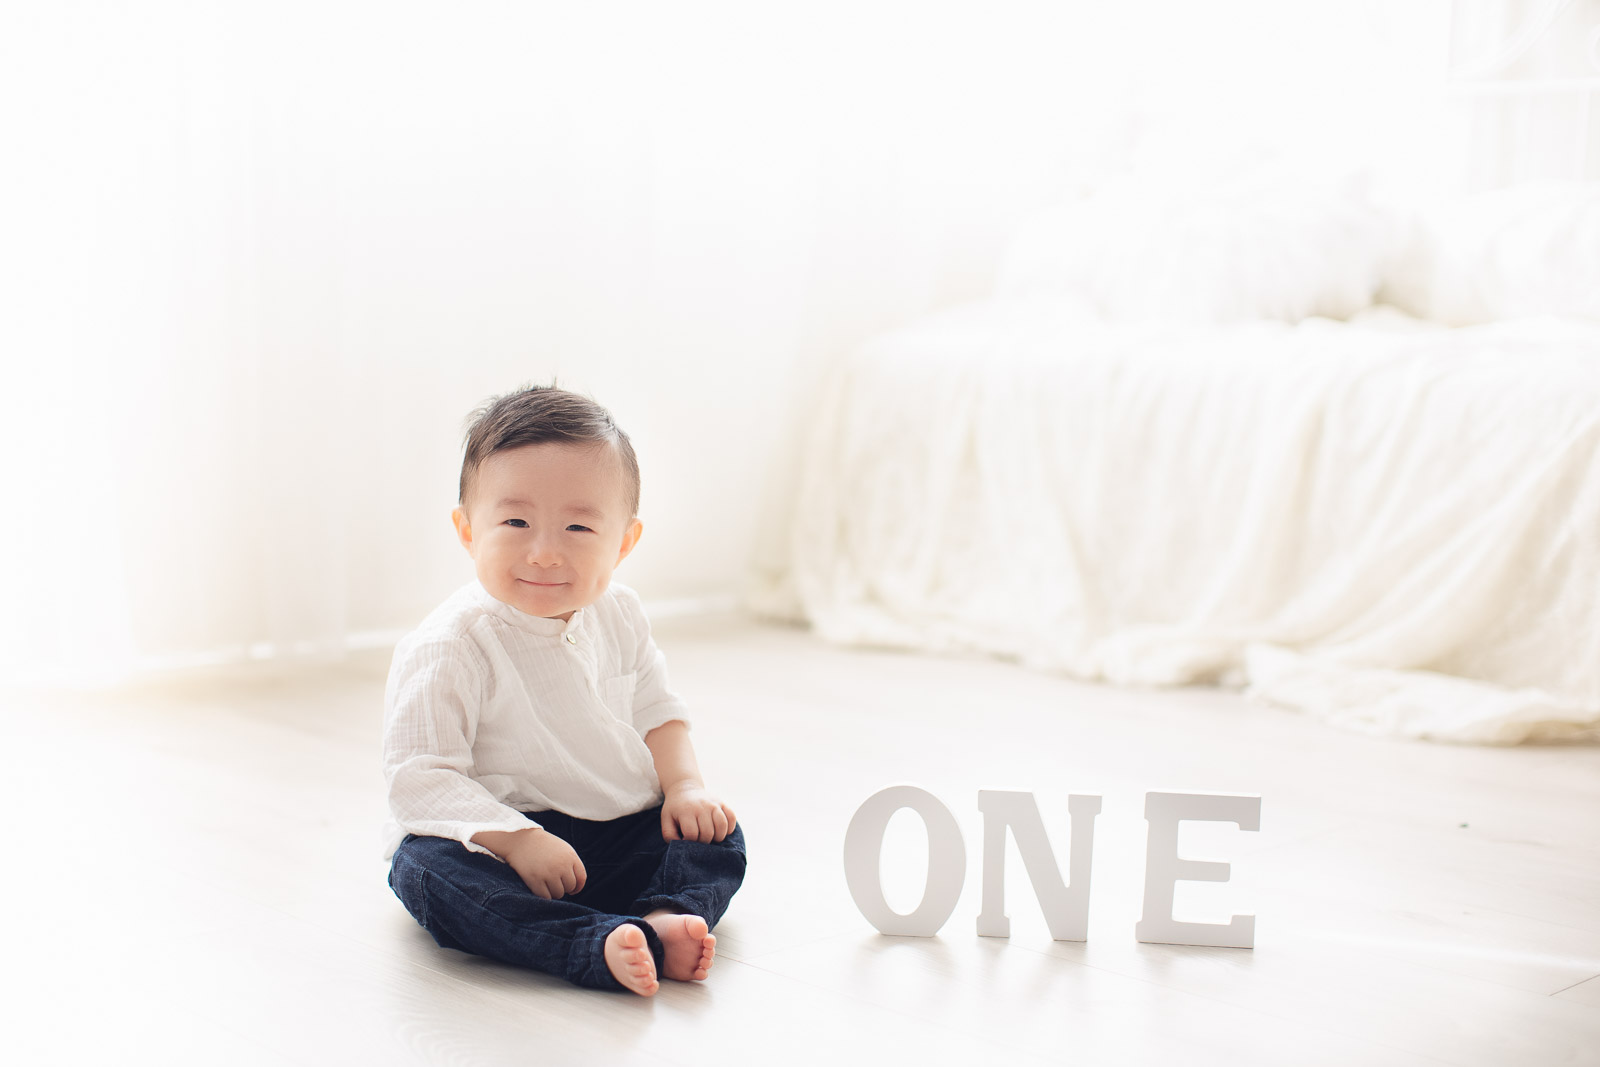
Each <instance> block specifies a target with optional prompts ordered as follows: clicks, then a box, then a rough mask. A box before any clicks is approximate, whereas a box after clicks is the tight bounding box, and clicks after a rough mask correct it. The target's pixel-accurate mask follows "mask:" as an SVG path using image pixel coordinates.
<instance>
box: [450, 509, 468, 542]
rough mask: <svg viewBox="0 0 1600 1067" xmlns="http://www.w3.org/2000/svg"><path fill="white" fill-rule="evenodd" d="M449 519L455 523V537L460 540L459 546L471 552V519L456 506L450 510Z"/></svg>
mask: <svg viewBox="0 0 1600 1067" xmlns="http://www.w3.org/2000/svg"><path fill="white" fill-rule="evenodd" d="M450 521H451V522H452V523H454V524H455V527H456V537H457V539H459V540H460V541H461V547H462V548H464V549H466V550H467V551H468V552H471V551H472V520H470V519H468V518H467V513H466V512H465V511H463V510H462V509H461V508H459V507H458V508H456V509H455V510H453V511H451V512H450Z"/></svg>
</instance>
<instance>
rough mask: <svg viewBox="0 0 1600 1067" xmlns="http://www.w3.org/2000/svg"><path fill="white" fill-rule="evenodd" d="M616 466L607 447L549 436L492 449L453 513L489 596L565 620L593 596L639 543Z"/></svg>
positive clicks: (636, 524) (638, 527)
mask: <svg viewBox="0 0 1600 1067" xmlns="http://www.w3.org/2000/svg"><path fill="white" fill-rule="evenodd" d="M623 501H624V485H623V474H622V470H621V464H620V463H619V462H618V460H617V457H616V454H615V453H614V452H613V451H612V450H611V449H610V448H609V447H606V446H599V447H596V446H592V445H569V444H561V443H546V444H539V445H524V446H523V447H521V448H513V449H510V450H508V451H505V452H496V453H495V454H494V455H492V456H490V457H489V458H488V459H486V460H484V462H483V465H482V466H481V467H479V468H478V476H477V481H476V483H475V484H474V487H473V489H472V499H470V500H468V501H467V502H466V504H467V508H466V509H462V508H457V509H456V510H455V512H454V513H453V514H452V516H451V518H452V519H453V520H454V521H455V524H456V535H457V536H458V537H459V538H460V539H461V543H462V544H463V545H464V546H466V549H467V552H468V553H469V554H470V555H471V556H472V562H473V564H474V566H475V567H476V568H477V571H478V581H480V582H482V583H483V587H484V588H485V589H487V590H488V591H489V593H490V595H491V596H493V597H494V598H495V599H497V600H500V601H503V602H504V603H507V604H510V605H511V606H512V607H514V608H517V609H518V610H520V611H525V612H527V613H528V614H529V615H539V616H543V617H544V618H548V619H570V618H571V617H572V613H573V612H574V611H576V610H578V609H579V608H582V607H586V606H588V605H590V604H592V603H594V602H595V601H596V600H598V599H599V598H600V594H602V593H604V592H605V591H606V586H608V585H610V584H611V572H612V571H614V570H615V569H616V567H617V564H619V563H621V562H622V560H623V558H624V557H625V556H627V554H628V553H629V552H631V551H633V546H634V544H635V543H636V542H637V541H638V540H639V534H640V532H641V531H642V530H643V528H644V527H643V524H642V523H640V522H639V520H638V519H635V518H634V517H633V516H632V515H630V514H628V511H627V508H626V506H625V504H624V503H623Z"/></svg>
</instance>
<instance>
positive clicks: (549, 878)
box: [505, 827, 589, 900]
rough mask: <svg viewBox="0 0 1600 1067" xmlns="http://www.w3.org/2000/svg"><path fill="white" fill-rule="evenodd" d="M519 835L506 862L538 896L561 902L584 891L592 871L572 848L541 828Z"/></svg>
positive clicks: (530, 828)
mask: <svg viewBox="0 0 1600 1067" xmlns="http://www.w3.org/2000/svg"><path fill="white" fill-rule="evenodd" d="M515 836H516V838H517V841H516V843H515V844H514V845H513V846H512V848H511V849H510V850H509V851H508V852H507V854H506V856H505V861H506V863H508V864H510V865H511V869H512V870H514V871H516V872H517V875H518V877H520V878H521V879H522V881H523V882H524V883H525V884H526V885H527V887H528V888H529V889H531V890H533V892H534V895H535V896H541V897H543V898H544V899H546V900H559V899H560V898H561V897H564V896H566V895H567V894H568V893H576V892H578V891H579V890H580V889H582V888H583V884H584V882H585V881H587V880H588V877H589V876H588V872H586V871H585V870H584V869H583V861H582V860H580V859H579V858H578V854H577V852H575V851H573V848H572V846H571V845H569V844H567V843H566V842H565V841H563V840H561V838H559V837H557V836H556V835H555V834H552V833H550V832H549V831H548V830H545V829H542V828H540V827H529V828H528V829H526V830H519V831H517V833H516V835H515Z"/></svg>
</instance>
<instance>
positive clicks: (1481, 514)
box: [791, 301, 1600, 744]
mask: <svg viewBox="0 0 1600 1067" xmlns="http://www.w3.org/2000/svg"><path fill="white" fill-rule="evenodd" d="M1597 449H1600V325H1596V324H1587V323H1582V322H1579V321H1577V320H1556V319H1525V320H1520V321H1515V322H1502V323H1497V324H1493V325H1488V326H1478V327H1470V328H1462V329H1454V330H1447V329H1442V328H1436V327H1430V326H1426V325H1424V324H1422V323H1419V322H1417V321H1415V320H1411V319H1407V318H1405V317H1404V316H1402V315H1400V314H1399V313H1398V312H1394V311H1392V310H1387V309H1376V310H1375V311H1373V312H1369V313H1367V314H1365V315H1364V316H1362V317H1360V318H1358V319H1357V320H1355V321H1353V322H1351V323H1333V322H1329V321H1326V320H1316V319H1313V320H1307V321H1306V322H1303V323H1301V324H1300V325H1298V326H1288V325H1284V324H1281V323H1253V324H1249V325H1246V326H1237V327H1216V328H1212V329H1210V330H1205V331H1199V330H1194V329H1185V330H1173V329H1163V328H1146V327H1129V326H1109V325H1102V324H1098V323H1094V322H1091V321H1088V320H1086V319H1085V318H1084V317H1083V316H1082V315H1081V314H1080V313H1077V312H1074V311H1072V310H1069V309H1067V308H1065V307H1062V306H1060V305H1052V304H1045V303H1026V302H1002V301H994V302H986V303H983V304H978V305H973V306H969V307H966V308H962V309H957V310H955V311H952V312H949V313H946V314H944V315H942V316H939V317H936V318H934V319H930V320H927V321H925V322H924V323H922V324H919V325H917V326H914V327H911V328H908V329H906V330H902V331H900V332H898V333H895V334H892V335H889V336H887V337H885V338H882V339H880V340H879V341H877V342H875V343H873V344H871V345H869V346H867V347H866V349H865V350H863V351H862V352H860V353H859V354H858V357H857V358H855V359H853V360H852V361H850V362H849V363H848V364H847V365H846V366H845V367H844V368H843V369H842V371H841V372H840V373H839V375H838V376H837V378H836V379H835V380H834V381H833V383H832V388H831V390H830V392H829V394H828V396H827V398H826V400H825V402H824V403H823V405H822V408H821V409H820V410H819V411H818V412H817V417H816V423H815V426H814V432H813V434H812V437H811V443H810V447H809V450H808V454H807V459H806V467H805V470H804V476H803V479H802V490H801V499H800V504H799V508H798V519H797V522H796V524H795V526H794V528H793V535H794V536H793V545H792V564H793V570H792V574H791V577H792V579H793V585H794V592H795V594H796V595H797V597H798V602H799V604H800V606H801V609H802V611H803V613H804V614H805V615H806V616H807V617H808V618H809V619H810V620H811V621H812V623H813V624H814V626H815V628H816V629H817V631H818V632H819V633H821V634H822V635H824V636H825V637H827V638H829V639H832V640H836V641H841V642H850V643H866V644H875V645H888V646H896V647H907V648H916V649H926V650H933V651H946V650H963V651H982V652H986V653H991V654H997V655H1001V656H1005V657H1012V658H1016V659H1018V660H1020V661H1022V662H1024V663H1027V664H1030V665H1034V666H1037V667H1041V668H1046V669H1051V670H1059V671H1064V672H1066V673H1068V674H1071V675H1075V676H1077V677H1079V678H1085V679H1103V680H1106V681H1111V682H1118V683H1132V684H1143V685H1169V684H1180V683H1190V682H1217V683H1221V684H1224V685H1236V686H1237V685H1243V686H1247V687H1248V689H1249V691H1250V692H1251V693H1252V694H1254V695H1256V696H1259V697H1261V698H1264V699H1266V700H1269V701H1272V702H1274V703H1278V704H1282V705H1286V706H1289V707H1294V708H1299V709H1303V710H1305V711H1308V712H1311V713H1313V714H1316V715H1318V716H1321V717H1323V718H1325V719H1327V720H1330V721H1333V722H1337V723H1340V724H1343V725H1346V726H1351V727H1356V728H1361V729H1366V730H1370V731H1373V732H1380V733H1391V734H1399V735H1407V736H1412V737H1427V738H1434V739H1439V740H1451V741H1467V742H1479V743H1498V744H1512V743H1517V742H1520V741H1525V740H1530V739H1546V738H1558V737H1566V736H1572V735H1585V734H1592V733H1595V732H1596V724H1600V463H1597Z"/></svg>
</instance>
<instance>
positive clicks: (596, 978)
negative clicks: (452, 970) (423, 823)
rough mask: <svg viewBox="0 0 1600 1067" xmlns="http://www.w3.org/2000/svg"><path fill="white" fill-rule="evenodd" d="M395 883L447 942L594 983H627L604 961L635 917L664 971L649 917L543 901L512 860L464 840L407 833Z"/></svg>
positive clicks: (393, 872)
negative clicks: (614, 937) (610, 942)
mask: <svg viewBox="0 0 1600 1067" xmlns="http://www.w3.org/2000/svg"><path fill="white" fill-rule="evenodd" d="M389 885H390V888H392V889H393V890H394V892H395V896H397V897H399V898H400V902H401V903H402V904H404V905H405V908H406V910H407V911H409V912H410V913H411V915H412V917H413V918H415V919H416V920H417V922H418V923H420V924H421V926H422V928H423V929H424V930H426V931H428V933H430V934H432V935H433V939H434V940H435V941H437V942H438V943H439V944H440V945H442V946H444V947H445V948H455V949H461V950H462V951H464V952H471V953H474V954H476V955H479V956H487V957H489V958H490V959H496V960H501V961H502V962H505V963H511V964H516V965H518V966H522V967H528V968H531V969H533V970H537V971H543V972H544V973H546V974H552V975H555V976H557V977H559V978H565V979H566V980H567V981H569V982H572V983H574V984H576V985H580V986H586V987H588V988H591V989H613V990H620V989H623V988H624V987H623V985H622V983H621V982H618V981H617V980H616V978H615V977H613V976H612V974H611V970H610V968H608V967H607V966H606V961H605V939H606V936H607V935H608V934H610V933H611V931H612V930H614V929H616V928H617V927H618V926H620V925H622V924H623V923H626V922H632V923H634V925H636V926H638V927H640V928H641V929H642V930H643V931H644V935H645V940H646V941H647V942H648V944H649V946H650V952H651V954H652V955H653V956H654V957H655V960H656V968H657V971H658V973H659V970H660V968H661V965H662V960H663V959H664V952H665V950H664V948H663V946H662V944H661V939H660V937H659V936H657V934H656V932H655V931H654V930H653V929H651V928H650V924H649V923H644V922H639V921H638V919H637V918H636V917H630V916H627V915H614V914H608V913H606V912H603V911H598V910H596V909H594V908H590V907H586V906H585V905H583V904H579V903H576V902H575V901H573V900H572V899H570V898H567V899H562V900H545V899H544V898H543V897H540V896H538V895H536V894H535V893H534V892H533V891H532V890H530V889H529V888H528V887H527V886H526V885H524V884H523V881H522V879H521V878H520V877H518V875H517V872H516V871H514V870H512V869H511V867H510V865H508V864H505V863H502V862H500V861H499V860H498V859H495V858H494V857H493V856H485V855H483V854H482V853H480V852H473V851H472V850H471V849H469V848H467V847H466V846H465V845H463V844H462V843H461V842H459V841H453V840H450V839H448V838H443V837H418V836H416V835H415V834H412V835H408V836H407V837H406V838H405V840H404V841H403V842H401V844H400V846H399V848H397V849H396V850H395V854H394V860H393V863H392V864H391V866H390V868H389Z"/></svg>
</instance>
